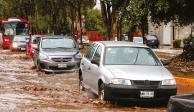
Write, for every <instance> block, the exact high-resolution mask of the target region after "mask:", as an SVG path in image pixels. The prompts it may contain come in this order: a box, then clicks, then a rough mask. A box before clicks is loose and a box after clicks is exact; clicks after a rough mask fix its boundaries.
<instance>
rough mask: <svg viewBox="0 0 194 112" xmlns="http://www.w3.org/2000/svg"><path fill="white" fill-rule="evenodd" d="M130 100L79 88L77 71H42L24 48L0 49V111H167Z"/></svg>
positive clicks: (156, 106) (163, 108)
mask: <svg viewBox="0 0 194 112" xmlns="http://www.w3.org/2000/svg"><path fill="white" fill-rule="evenodd" d="M131 104H133V105H131ZM131 104H130V102H128V103H124V104H122V103H121V104H117V105H116V104H111V103H104V102H101V101H99V100H98V98H97V97H96V96H95V95H93V94H92V93H91V92H89V91H85V92H81V93H80V92H79V88H78V74H77V73H63V74H45V73H43V72H39V71H36V69H34V68H33V62H32V60H31V59H27V58H26V56H25V53H24V52H10V51H9V50H2V49H0V111H1V112H10V111H11V112H12V111H13V112H21V111H22V112H23V111H30V112H31V111H33V112H53V111H54V112H64V111H66V112H71V111H78V112H79V111H81V112H166V108H165V107H161V106H158V105H154V104H156V103H154V104H144V103H143V104H139V103H131Z"/></svg>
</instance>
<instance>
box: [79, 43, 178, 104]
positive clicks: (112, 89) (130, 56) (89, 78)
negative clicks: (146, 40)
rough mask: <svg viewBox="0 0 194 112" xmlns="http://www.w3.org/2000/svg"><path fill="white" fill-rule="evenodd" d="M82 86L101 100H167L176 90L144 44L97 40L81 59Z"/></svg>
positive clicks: (174, 84)
mask: <svg viewBox="0 0 194 112" xmlns="http://www.w3.org/2000/svg"><path fill="white" fill-rule="evenodd" d="M80 68H81V69H80V71H79V86H80V89H81V90H84V89H85V88H87V89H90V90H91V91H92V92H94V93H95V94H97V95H98V96H99V98H100V99H101V100H132V101H133V100H134V101H138V100H146V101H148V100H164V101H167V100H168V99H169V97H170V96H171V95H175V94H176V92H177V87H176V82H175V79H174V77H173V76H172V74H171V73H170V72H169V71H168V70H167V69H166V68H165V67H164V66H163V64H162V63H161V61H160V60H159V59H158V58H157V56H156V55H155V54H154V52H153V51H152V50H151V49H150V48H148V47H147V46H145V45H143V44H142V45H141V44H135V43H129V42H124V41H123V42H119V41H118V42H116V41H109V42H108V41H102V42H95V43H93V44H92V46H91V47H90V48H89V49H88V51H87V52H86V53H85V55H84V56H83V58H82V60H81V67H80Z"/></svg>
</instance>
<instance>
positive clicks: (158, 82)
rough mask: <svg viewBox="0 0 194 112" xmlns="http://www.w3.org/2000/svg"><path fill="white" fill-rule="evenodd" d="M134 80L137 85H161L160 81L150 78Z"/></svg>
mask: <svg viewBox="0 0 194 112" xmlns="http://www.w3.org/2000/svg"><path fill="white" fill-rule="evenodd" d="M132 82H133V84H134V85H136V86H146V85H151V86H158V85H160V81H149V80H143V81H140V80H133V81H132Z"/></svg>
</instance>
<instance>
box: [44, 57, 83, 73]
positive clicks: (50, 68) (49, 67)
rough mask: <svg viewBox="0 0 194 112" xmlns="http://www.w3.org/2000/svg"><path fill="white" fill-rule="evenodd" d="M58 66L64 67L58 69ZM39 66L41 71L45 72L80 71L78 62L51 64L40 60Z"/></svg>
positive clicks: (48, 61)
mask: <svg viewBox="0 0 194 112" xmlns="http://www.w3.org/2000/svg"><path fill="white" fill-rule="evenodd" d="M59 64H65V65H66V67H59ZM40 66H41V70H42V71H45V72H55V73H60V72H74V71H78V70H79V69H80V60H79V61H69V62H53V61H50V60H41V61H40Z"/></svg>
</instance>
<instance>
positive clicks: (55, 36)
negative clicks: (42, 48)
mask: <svg viewBox="0 0 194 112" xmlns="http://www.w3.org/2000/svg"><path fill="white" fill-rule="evenodd" d="M49 38H66V39H73V37H71V36H61V35H54V36H44V37H42V39H49Z"/></svg>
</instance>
